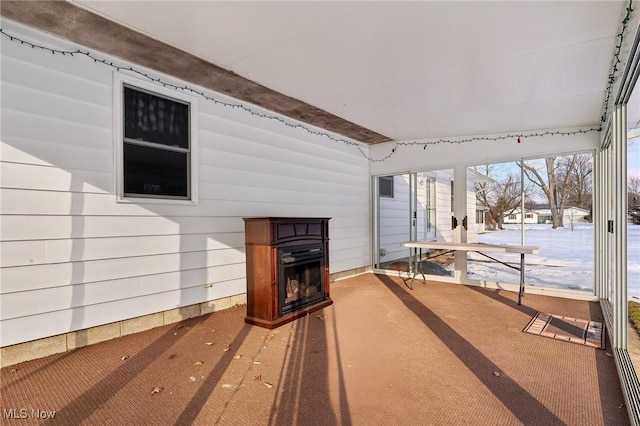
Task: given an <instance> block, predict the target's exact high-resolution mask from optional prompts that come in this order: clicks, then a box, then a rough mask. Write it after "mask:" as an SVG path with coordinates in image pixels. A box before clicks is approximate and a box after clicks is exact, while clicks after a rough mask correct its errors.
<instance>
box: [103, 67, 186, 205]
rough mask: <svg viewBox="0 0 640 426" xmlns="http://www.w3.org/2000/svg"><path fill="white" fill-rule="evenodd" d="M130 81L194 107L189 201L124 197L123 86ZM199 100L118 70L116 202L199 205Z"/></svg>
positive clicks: (115, 87) (115, 83) (115, 86)
mask: <svg viewBox="0 0 640 426" xmlns="http://www.w3.org/2000/svg"><path fill="white" fill-rule="evenodd" d="M124 84H128V85H130V86H133V87H138V88H140V89H143V90H147V91H149V92H151V93H157V94H158V95H162V96H167V97H169V98H173V99H178V100H181V101H184V102H188V103H189V108H190V112H189V114H190V117H189V122H190V129H189V132H190V141H189V148H190V161H191V164H190V171H191V173H190V176H189V178H190V186H191V188H190V194H191V199H189V200H176V199H170V198H147V197H125V196H124V164H123V144H124V135H123V132H124V129H123V127H124V126H123V114H124V111H123V96H124V95H123V92H124V90H123V85H124ZM197 101H198V99H197V98H196V97H194V96H189V95H187V94H184V93H182V92H179V91H177V90H174V89H170V88H166V87H164V86H159V85H158V84H154V83H151V82H148V81H145V80H140V79H138V78H134V77H131V76H129V75H126V74H123V73H120V72H114V74H113V128H114V132H113V133H114V149H113V152H114V169H115V173H114V184H115V195H116V202H118V203H136V204H142V203H146V204H181V205H196V204H198V102H197Z"/></svg>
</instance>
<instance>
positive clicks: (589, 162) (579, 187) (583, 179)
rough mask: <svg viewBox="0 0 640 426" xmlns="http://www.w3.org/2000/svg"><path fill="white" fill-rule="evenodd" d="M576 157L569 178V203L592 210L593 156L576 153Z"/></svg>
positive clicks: (567, 190) (567, 189) (567, 191)
mask: <svg viewBox="0 0 640 426" xmlns="http://www.w3.org/2000/svg"><path fill="white" fill-rule="evenodd" d="M575 157H576V162H575V164H574V167H573V170H572V171H571V173H570V174H569V179H568V180H567V184H568V185H569V187H568V188H566V193H567V203H570V204H571V205H572V206H575V207H580V208H582V209H585V210H589V211H590V210H591V205H592V204H593V198H592V196H593V195H592V193H593V187H592V183H593V157H592V156H591V154H576V155H575ZM563 192H565V191H563Z"/></svg>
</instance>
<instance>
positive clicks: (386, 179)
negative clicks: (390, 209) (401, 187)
mask: <svg viewBox="0 0 640 426" xmlns="http://www.w3.org/2000/svg"><path fill="white" fill-rule="evenodd" d="M378 186H379V192H380V196H381V197H389V198H393V176H380V177H379V178H378Z"/></svg>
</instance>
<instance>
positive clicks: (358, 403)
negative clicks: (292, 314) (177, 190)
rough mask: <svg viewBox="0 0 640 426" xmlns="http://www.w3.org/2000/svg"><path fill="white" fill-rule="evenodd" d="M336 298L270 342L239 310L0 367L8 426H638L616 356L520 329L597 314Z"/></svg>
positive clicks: (351, 295) (387, 291) (360, 287)
mask: <svg viewBox="0 0 640 426" xmlns="http://www.w3.org/2000/svg"><path fill="white" fill-rule="evenodd" d="M331 295H332V299H333V300H334V304H333V305H332V306H330V307H327V308H324V309H322V310H320V311H317V312H314V313H312V314H311V315H309V316H307V317H304V318H301V319H299V320H297V321H295V322H292V323H289V324H286V325H284V326H282V327H280V328H278V329H275V330H267V329H263V328H259V327H256V326H250V325H247V324H245V323H244V321H243V319H244V315H245V308H244V307H237V308H233V309H229V310H227V311H222V312H217V313H214V314H211V315H207V316H203V317H199V318H193V319H190V320H187V321H184V322H182V323H180V324H174V325H171V326H165V327H161V328H157V329H153V330H149V331H146V332H143V333H139V334H135V335H130V336H126V337H122V338H120V339H116V340H111V341H108V342H103V343H100V344H97V345H93V346H89V347H85V348H81V349H78V350H75V351H72V352H68V353H65V354H59V355H54V356H50V357H47V358H44V359H39V360H34V361H29V362H26V363H22V364H19V365H15V366H11V367H6V368H4V369H2V370H1V376H0V378H1V380H2V382H1V396H0V400H1V403H2V407H1V408H2V421H1V423H2V424H3V425H4V424H7V425H12V424H16V425H18V424H20V425H26V424H36V423H39V422H40V421H41V420H40V419H39V417H40V416H42V417H51V416H52V415H53V419H48V420H44V421H42V422H43V423H46V424H64V425H70V424H96V425H98V424H100V425H102V424H113V425H150V424H154V425H161V424H179V425H187V424H202V425H212V424H220V425H292V424H295V425H379V424H384V425H418V424H419V425H498V424H500V425H517V424H525V425H561V424H567V425H580V426H583V425H627V424H629V421H628V418H627V412H626V408H625V407H624V401H623V397H622V392H621V390H620V385H619V381H618V377H617V375H616V371H615V365H614V360H613V358H612V357H611V354H610V352H609V348H607V349H606V350H601V349H594V348H589V347H585V346H581V345H577V344H572V343H567V342H561V341H557V340H552V339H548V338H544V337H540V336H534V335H531V334H526V333H523V332H522V329H523V328H524V327H525V326H526V325H527V323H528V322H529V320H530V319H531V317H532V316H533V315H534V314H535V313H536V312H537V311H543V312H550V313H554V314H558V315H566V316H572V317H575V318H583V319H590V320H594V321H602V314H601V312H600V309H599V306H598V304H597V303H590V302H583V301H574V300H567V299H557V298H550V297H543V296H536V295H526V297H525V298H524V299H523V304H522V306H518V305H517V304H516V298H517V295H516V294H514V293H510V292H505V291H497V290H486V289H480V288H475V287H467V286H462V285H455V284H443V283H433V282H428V283H426V284H422V283H420V282H416V283H415V289H414V290H409V289H408V288H407V287H406V286H405V285H404V283H403V282H402V280H401V279H399V278H395V277H393V278H392V277H389V276H378V275H373V274H367V275H362V276H359V277H355V278H350V279H347V280H342V281H338V282H335V283H332V284H331ZM11 417H14V419H11ZM20 417H24V419H20Z"/></svg>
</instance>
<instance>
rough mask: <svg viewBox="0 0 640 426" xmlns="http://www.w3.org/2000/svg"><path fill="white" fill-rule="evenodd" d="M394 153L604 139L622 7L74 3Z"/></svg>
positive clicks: (604, 4) (574, 4)
mask: <svg viewBox="0 0 640 426" xmlns="http://www.w3.org/2000/svg"><path fill="white" fill-rule="evenodd" d="M74 4H77V5H81V6H82V7H85V8H87V9H89V10H91V11H94V12H96V13H98V14H101V15H103V16H105V17H108V18H109V19H112V20H115V21H117V22H120V23H122V24H124V25H125V26H128V27H130V28H132V29H135V30H138V31H140V32H143V33H145V34H147V35H150V36H152V37H154V38H157V39H159V40H161V41H164V42H166V43H168V44H170V45H173V46H175V47H179V48H181V49H183V50H186V51H188V52H190V53H192V54H194V55H196V56H198V57H201V58H203V59H205V60H207V61H209V62H211V63H214V64H216V65H219V66H221V67H223V68H226V69H229V70H231V71H233V72H235V73H237V74H239V75H241V76H243V77H246V78H248V79H250V80H253V81H255V82H257V83H260V84H262V85H264V86H267V87H269V88H271V89H274V90H276V91H279V92H281V93H283V94H286V95H288V96H292V97H294V98H297V99H299V100H301V101H304V102H306V103H309V104H311V105H314V106H316V107H319V108H321V109H324V110H326V111H328V112H330V113H332V114H335V115H337V116H339V117H342V118H345V119H347V120H349V121H352V122H354V123H356V124H359V125H361V126H363V127H365V128H368V129H371V130H374V131H376V132H378V133H381V134H383V135H385V136H388V137H390V138H392V139H394V140H419V139H426V138H432V137H448V136H464V135H479V134H487V133H502V132H510V131H523V130H543V129H552V128H566V127H578V126H590V125H596V126H597V125H599V123H600V117H601V115H602V112H603V102H604V99H605V91H606V88H607V85H608V81H607V79H608V75H609V73H610V71H611V65H612V59H613V54H614V48H615V46H616V42H617V34H618V32H619V31H620V27H621V21H622V18H623V17H624V15H623V12H624V10H625V7H626V6H627V2H626V1H615V0H610V1H603V2H598V1H543V2H529V1H491V2H480V1H471V2H467V1H449V2H433V1H425V2H403V1H384V2H367V1H337V2H324V1H310V2H296V1H284V2H271V1H259V2H245V1H234V2H221V1H196V2H187V1H84V0H82V1H74Z"/></svg>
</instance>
